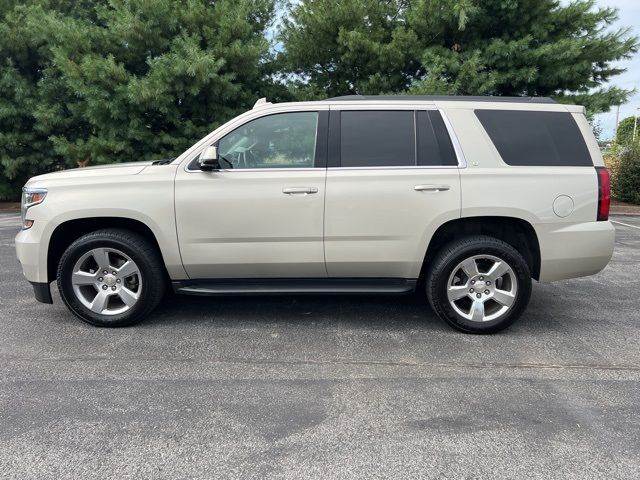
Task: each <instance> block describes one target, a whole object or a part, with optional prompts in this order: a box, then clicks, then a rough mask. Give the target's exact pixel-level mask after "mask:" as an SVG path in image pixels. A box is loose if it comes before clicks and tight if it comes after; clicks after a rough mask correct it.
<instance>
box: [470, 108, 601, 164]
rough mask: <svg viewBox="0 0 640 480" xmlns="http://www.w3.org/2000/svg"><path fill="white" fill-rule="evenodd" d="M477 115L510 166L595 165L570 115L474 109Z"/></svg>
mask: <svg viewBox="0 0 640 480" xmlns="http://www.w3.org/2000/svg"><path fill="white" fill-rule="evenodd" d="M475 114H476V116H477V117H478V119H479V120H480V123H481V124H482V126H483V127H484V129H485V130H486V132H487V134H488V135H489V137H490V138H491V141H492V142H493V144H494V145H495V147H496V148H497V149H498V152H499V153H500V156H501V157H502V159H503V160H504V162H505V163H506V164H507V165H513V166H547V167H550V166H566V167H581V166H593V162H592V160H591V155H590V154H589V149H588V148H587V145H586V143H585V141H584V138H583V136H582V133H581V132H580V129H579V128H578V125H577V124H576V122H575V120H574V119H573V116H572V115H571V114H570V113H568V112H532V111H519V110H475Z"/></svg>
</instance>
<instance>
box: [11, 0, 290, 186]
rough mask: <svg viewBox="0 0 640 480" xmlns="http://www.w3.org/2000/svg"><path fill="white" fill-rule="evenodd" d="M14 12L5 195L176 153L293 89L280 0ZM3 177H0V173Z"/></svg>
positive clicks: (197, 0) (129, 3)
mask: <svg viewBox="0 0 640 480" xmlns="http://www.w3.org/2000/svg"><path fill="white" fill-rule="evenodd" d="M15 3H16V5H15V6H13V8H12V6H11V5H8V6H7V9H6V10H5V11H8V12H9V13H7V14H6V15H5V18H4V19H3V20H2V22H1V23H0V56H1V57H2V60H1V61H2V62H3V67H2V74H1V75H0V82H2V83H1V84H0V87H2V88H1V91H0V122H1V123H0V127H2V128H1V131H2V132H5V133H3V134H2V137H0V159H1V162H2V165H3V167H4V171H3V174H4V176H6V177H7V178H8V179H9V180H10V181H11V184H12V185H13V187H12V188H10V189H9V186H8V182H7V181H6V180H5V181H4V183H3V184H0V189H2V190H0V196H4V197H7V196H10V195H13V196H15V193H16V188H15V187H16V184H18V185H19V184H20V182H21V181H24V179H26V177H28V176H29V175H31V174H33V173H35V172H41V171H46V170H50V169H55V168H61V167H73V166H77V165H86V164H90V165H94V164H100V163H108V162H117V161H135V160H144V159H150V158H166V157H172V156H176V155H177V154H179V153H181V152H182V151H183V150H184V149H185V148H187V147H188V146H189V145H191V144H193V143H194V142H195V141H197V140H198V139H199V138H201V137H202V136H204V135H205V134H206V133H208V132H210V131H211V130H212V129H214V128H215V127H217V126H218V125H220V124H222V123H224V122H225V121H227V120H229V119H230V118H231V117H233V116H234V115H237V114H238V113H239V112H241V111H243V110H245V109H247V108H249V107H250V106H251V105H252V104H253V102H255V100H256V99H257V98H259V97H260V96H265V95H269V96H271V97H278V96H279V95H283V87H278V86H277V85H274V84H273V82H272V80H271V78H270V76H269V73H270V70H269V69H270V68H271V62H269V42H268V41H267V40H266V38H265V30H266V29H267V28H268V27H269V26H270V24H271V22H272V20H273V17H274V4H273V0H218V1H215V2H211V1H208V0H186V1H181V0H110V1H106V0H105V1H86V2H77V1H74V0H68V1H63V0H58V1H55V2H54V1H51V2H49V1H46V0H42V1H32V2H31V3H30V4H28V5H17V3H18V2H15ZM0 176H1V175H0Z"/></svg>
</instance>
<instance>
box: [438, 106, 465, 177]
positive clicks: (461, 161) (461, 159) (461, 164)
mask: <svg viewBox="0 0 640 480" xmlns="http://www.w3.org/2000/svg"><path fill="white" fill-rule="evenodd" d="M438 111H439V112H440V116H441V117H442V121H443V122H444V126H445V127H446V129H447V132H448V133H449V138H450V139H451V143H452V144H453V151H454V152H455V153H456V158H457V159H458V166H457V167H456V168H467V159H466V157H465V156H464V152H463V151H462V145H460V140H458V135H456V131H455V130H454V129H453V125H451V121H449V117H447V114H446V113H444V110H442V109H441V108H439V109H438Z"/></svg>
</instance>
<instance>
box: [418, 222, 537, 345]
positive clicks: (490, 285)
mask: <svg viewBox="0 0 640 480" xmlns="http://www.w3.org/2000/svg"><path fill="white" fill-rule="evenodd" d="M426 280H427V281H426V287H427V298H428V299H429V303H430V304H431V307H432V308H433V310H434V311H435V312H436V313H437V314H438V316H439V317H440V318H442V319H443V320H444V321H446V322H447V323H448V324H449V325H451V326H453V327H454V328H456V329H458V330H460V331H463V332H466V333H494V332H497V331H500V330H502V329H504V328H507V327H508V326H509V325H511V324H512V323H513V322H515V321H516V319H517V318H518V317H519V316H520V315H521V314H522V312H523V311H524V309H525V307H526V306H527V304H528V303H529V298H530V296H531V273H530V271H529V266H528V265H527V262H526V261H525V260H524V258H523V257H522V255H521V254H520V253H519V252H518V251H517V250H516V249H515V248H513V247H512V246H511V245H509V244H508V243H506V242H503V241H502V240H499V239H497V238H493V237H489V236H485V235H475V236H470V237H466V238H462V239H460V240H456V241H453V242H451V243H449V244H447V245H445V246H444V247H443V248H442V249H441V250H440V251H439V252H438V254H437V255H436V257H435V259H434V260H433V262H432V264H431V267H430V268H429V270H428V274H427V279H426Z"/></svg>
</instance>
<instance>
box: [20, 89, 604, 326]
mask: <svg viewBox="0 0 640 480" xmlns="http://www.w3.org/2000/svg"><path fill="white" fill-rule="evenodd" d="M608 210H609V177H608V173H607V170H606V169H605V168H604V164H603V161H602V157H601V155H600V151H599V149H598V145H597V143H596V140H595V139H594V136H593V134H592V132H591V129H590V127H589V124H588V123H587V120H586V119H585V116H584V109H583V108H582V107H577V106H569V105H560V104H556V103H555V102H553V101H552V100H549V99H545V98H502V97H500V98H497V97H493V98H492V97H407V96H401V97H361V96H350V97H339V98H333V99H329V100H325V101H318V102H304V103H283V104H270V103H267V102H265V101H264V100H260V101H258V102H257V103H256V105H255V107H254V108H253V109H252V110H251V111H249V112H247V113H244V114H243V115H240V116H239V117H237V118H234V119H233V120H231V121H230V122H228V123H226V124H225V125H223V126H222V127H220V128H218V129H217V130H215V131H214V132H212V133H211V134H209V135H207V136H206V137H205V138H204V139H202V140H201V141H200V142H198V143H196V144H195V145H194V146H193V147H191V148H190V149H189V150H187V151H186V152H184V153H183V154H182V155H180V156H179V157H177V158H175V159H173V160H168V161H157V162H136V163H125V164H116V165H109V166H103V167H94V168H82V169H74V170H68V171H64V172H56V173H50V174H46V175H40V176H38V177H34V178H32V179H31V180H29V182H28V183H27V185H26V186H25V188H24V194H23V229H22V231H21V232H20V233H19V234H18V236H17V237H16V250H17V253H18V258H19V260H20V262H21V263H22V268H23V271H24V275H25V276H26V278H27V279H28V280H29V281H30V282H31V283H32V284H33V286H34V291H35V296H36V298H37V299H38V300H40V301H41V302H46V303H51V302H52V300H51V293H50V290H49V284H50V282H52V281H53V280H57V283H58V288H59V291H60V296H61V298H62V300H63V301H64V303H65V304H66V305H67V306H68V307H69V309H70V310H71V311H72V312H73V313H74V314H75V315H77V316H78V317H80V318H81V319H82V320H85V321H87V322H89V323H91V324H93V325H99V326H122V325H128V324H132V323H134V322H137V321H139V320H141V319H142V318H143V317H144V316H146V315H147V314H149V312H151V310H153V309H154V308H155V307H156V306H157V305H158V303H159V302H160V300H161V298H162V296H163V293H164V291H165V288H166V287H167V286H168V285H171V286H172V287H173V289H174V290H175V291H176V292H178V293H186V294H194V295H227V294H232V295H235V294H283V293H284V294H308V293H313V294H316V293H330V294H331V293H351V294H372V293H373V294H403V293H408V292H412V291H414V290H415V289H416V287H417V286H418V285H424V287H421V288H425V289H426V294H427V297H428V300H429V302H430V304H431V306H432V307H433V309H434V310H435V312H436V313H437V314H438V315H439V316H440V317H441V318H442V319H443V320H445V321H447V322H448V323H449V324H450V325H452V326H453V327H455V328H457V329H459V330H462V331H464V332H472V333H489V332H495V331H498V330H500V329H502V328H505V327H506V326H508V325H510V324H511V323H513V321H514V320H515V319H516V318H517V317H518V316H519V315H520V314H521V313H522V312H523V310H524V309H525V307H526V305H527V302H528V301H529V297H530V294H531V279H532V278H533V279H535V280H538V281H540V282H551V281H554V280H560V279H566V278H572V277H579V276H583V275H591V274H594V273H597V272H599V271H600V270H601V269H602V268H604V267H605V265H606V264H607V263H608V261H609V260H610V258H611V255H612V253H613V243H614V229H613V227H612V225H611V224H610V223H609V222H608V221H607V219H608Z"/></svg>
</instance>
